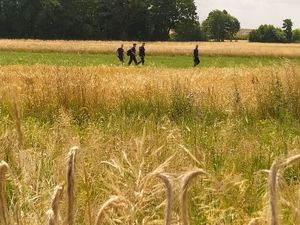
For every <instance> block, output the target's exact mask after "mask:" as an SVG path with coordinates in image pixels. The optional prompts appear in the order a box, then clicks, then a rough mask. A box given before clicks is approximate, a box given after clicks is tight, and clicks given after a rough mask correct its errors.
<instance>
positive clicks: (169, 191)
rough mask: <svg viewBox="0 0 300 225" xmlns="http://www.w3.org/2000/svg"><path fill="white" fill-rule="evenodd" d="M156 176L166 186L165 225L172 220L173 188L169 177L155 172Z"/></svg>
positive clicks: (169, 223)
mask: <svg viewBox="0 0 300 225" xmlns="http://www.w3.org/2000/svg"><path fill="white" fill-rule="evenodd" d="M157 176H158V178H160V179H161V180H162V181H163V182H164V184H165V187H166V194H167V207H166V210H165V223H166V225H171V222H172V205H173V190H172V184H171V181H170V178H169V177H168V176H167V175H166V174H163V173H158V174H157Z"/></svg>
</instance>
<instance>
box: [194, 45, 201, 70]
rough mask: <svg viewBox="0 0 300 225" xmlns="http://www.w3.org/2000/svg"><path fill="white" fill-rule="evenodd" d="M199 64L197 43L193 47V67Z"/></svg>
mask: <svg viewBox="0 0 300 225" xmlns="http://www.w3.org/2000/svg"><path fill="white" fill-rule="evenodd" d="M199 64H200V59H199V50H198V45H196V48H195V49H194V67H196V66H198V65H199Z"/></svg>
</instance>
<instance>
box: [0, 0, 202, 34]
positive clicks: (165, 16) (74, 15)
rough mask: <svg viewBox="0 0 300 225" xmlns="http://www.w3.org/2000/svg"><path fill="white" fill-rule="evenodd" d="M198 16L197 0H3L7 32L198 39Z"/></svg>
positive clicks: (1, 21)
mask: <svg viewBox="0 0 300 225" xmlns="http://www.w3.org/2000/svg"><path fill="white" fill-rule="evenodd" d="M197 21H198V17H197V13H196V6H195V3H194V0H175V1H174V0H164V1H161V0H76V1H75V0H0V37H2V38H3V37H5V38H41V39H103V40H107V39H127V40H129V39H136V40H141V39H143V40H167V39H169V33H170V30H172V29H176V28H178V30H179V32H178V33H179V37H181V39H186V37H189V35H186V34H185V32H189V33H191V32H190V30H188V29H187V30H186V29H183V27H185V25H187V27H194V28H195V29H194V32H192V34H191V35H192V36H193V39H195V35H196V38H197V39H199V27H197ZM197 35H198V36H197ZM187 39H188V38H187Z"/></svg>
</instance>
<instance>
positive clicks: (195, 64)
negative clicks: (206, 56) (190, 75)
mask: <svg viewBox="0 0 300 225" xmlns="http://www.w3.org/2000/svg"><path fill="white" fill-rule="evenodd" d="M199 64H200V59H199V57H195V58H194V67H196V66H198V65H199Z"/></svg>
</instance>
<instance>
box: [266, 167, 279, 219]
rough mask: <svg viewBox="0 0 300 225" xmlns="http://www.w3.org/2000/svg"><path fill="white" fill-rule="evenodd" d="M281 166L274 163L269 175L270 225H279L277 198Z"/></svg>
mask: <svg viewBox="0 0 300 225" xmlns="http://www.w3.org/2000/svg"><path fill="white" fill-rule="evenodd" d="M278 170H279V166H278V163H277V162H274V163H273V165H272V167H271V170H270V174H269V184H268V185H269V198H270V203H269V204H270V223H269V224H270V225H279V221H278V196H277V173H278Z"/></svg>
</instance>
